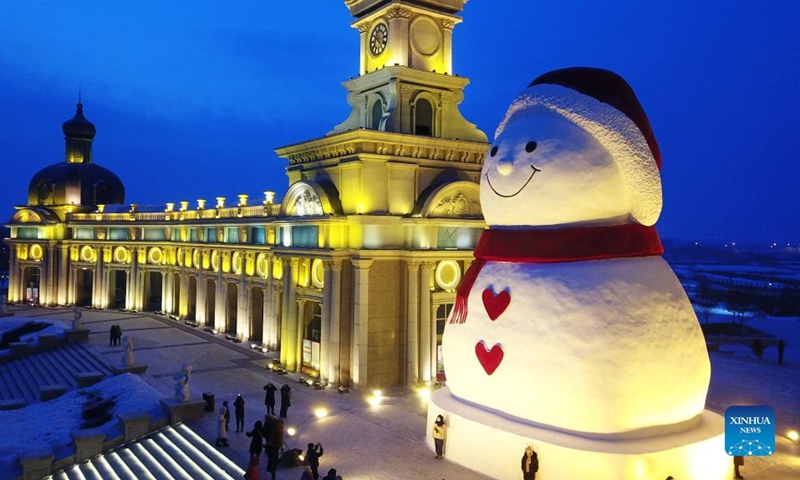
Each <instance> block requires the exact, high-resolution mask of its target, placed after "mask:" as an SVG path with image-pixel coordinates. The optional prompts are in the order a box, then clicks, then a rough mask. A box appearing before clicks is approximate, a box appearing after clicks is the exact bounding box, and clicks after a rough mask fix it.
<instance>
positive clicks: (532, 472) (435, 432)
mask: <svg viewBox="0 0 800 480" xmlns="http://www.w3.org/2000/svg"><path fill="white" fill-rule="evenodd" d="M446 434H447V427H446V426H445V422H444V416H442V415H438V416H437V417H436V420H435V421H434V422H433V428H432V429H431V435H432V436H433V445H434V448H435V449H436V459H437V460H441V459H442V457H443V456H444V439H445V437H446ZM520 467H521V468H522V480H536V472H538V471H539V456H538V455H537V454H536V452H535V451H534V450H533V447H532V446H531V445H528V446H527V447H526V448H525V453H524V454H523V455H522V462H521V465H520ZM670 478H672V477H670ZM668 480H669V479H668Z"/></svg>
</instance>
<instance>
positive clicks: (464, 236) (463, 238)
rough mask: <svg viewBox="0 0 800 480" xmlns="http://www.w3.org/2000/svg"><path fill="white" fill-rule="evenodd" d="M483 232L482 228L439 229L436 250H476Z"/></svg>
mask: <svg viewBox="0 0 800 480" xmlns="http://www.w3.org/2000/svg"><path fill="white" fill-rule="evenodd" d="M482 231H483V229H482V228H470V227H439V231H438V236H437V241H436V248H450V249H455V250H474V249H475V245H477V244H478V237H480V235H481V232H482Z"/></svg>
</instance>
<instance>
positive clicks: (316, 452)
mask: <svg viewBox="0 0 800 480" xmlns="http://www.w3.org/2000/svg"><path fill="white" fill-rule="evenodd" d="M322 452H323V450H322V445H321V444H320V443H319V442H317V443H316V444H314V443H309V444H308V450H306V463H308V466H309V467H311V474H312V476H313V478H314V480H319V471H318V470H319V457H321V456H322Z"/></svg>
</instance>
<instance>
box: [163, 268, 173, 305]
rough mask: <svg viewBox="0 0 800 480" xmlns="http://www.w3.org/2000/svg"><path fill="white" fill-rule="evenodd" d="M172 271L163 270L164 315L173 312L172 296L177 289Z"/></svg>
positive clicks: (168, 269) (169, 269)
mask: <svg viewBox="0 0 800 480" xmlns="http://www.w3.org/2000/svg"><path fill="white" fill-rule="evenodd" d="M172 280H173V279H172V269H171V268H170V267H166V268H164V269H162V270H161V309H160V310H161V311H162V312H164V313H173V312H172V295H173V293H175V288H174V285H173V281H172Z"/></svg>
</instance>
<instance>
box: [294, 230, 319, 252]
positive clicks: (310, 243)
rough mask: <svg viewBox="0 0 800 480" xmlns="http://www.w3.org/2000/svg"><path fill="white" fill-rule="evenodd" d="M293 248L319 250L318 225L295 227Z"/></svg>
mask: <svg viewBox="0 0 800 480" xmlns="http://www.w3.org/2000/svg"><path fill="white" fill-rule="evenodd" d="M292 246H293V247H305V248H319V227H318V226H316V225H302V226H293V227H292Z"/></svg>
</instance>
